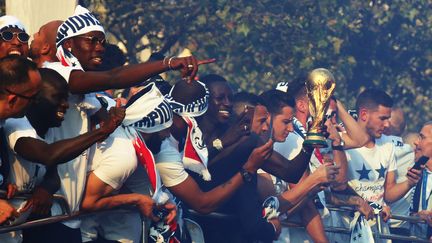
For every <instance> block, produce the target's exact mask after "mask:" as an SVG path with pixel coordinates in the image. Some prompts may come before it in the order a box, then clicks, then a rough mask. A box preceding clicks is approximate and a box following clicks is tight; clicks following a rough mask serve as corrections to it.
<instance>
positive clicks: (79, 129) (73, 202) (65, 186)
mask: <svg viewBox="0 0 432 243" xmlns="http://www.w3.org/2000/svg"><path fill="white" fill-rule="evenodd" d="M44 67H46V68H51V69H53V70H55V71H57V72H58V73H59V74H60V75H62V76H63V78H64V79H65V80H66V82H68V81H69V76H70V73H71V72H72V71H73V70H75V68H72V67H65V66H63V65H61V63H59V62H57V63H47V62H45V63H44ZM83 98H84V97H83V96H82V95H70V96H69V100H68V103H69V109H68V110H67V112H66V114H65V119H64V121H63V122H62V125H61V126H60V127H58V128H57V127H54V128H50V129H49V130H48V132H47V134H46V135H45V141H47V143H52V142H55V141H59V140H63V139H68V138H73V137H76V136H78V135H79V134H84V133H86V132H88V131H89V127H90V125H89V121H88V116H87V113H86V110H85V109H84V108H83V107H80V106H78V104H79V102H80V101H81V100H82V99H83ZM87 161H88V150H85V151H84V152H83V153H82V154H81V155H80V156H78V157H76V158H75V159H73V160H71V161H69V162H67V163H64V164H60V165H58V166H57V170H58V174H59V176H60V180H61V188H60V194H62V195H63V196H65V198H66V200H67V202H68V203H69V206H70V209H71V212H77V211H79V208H80V204H81V200H82V196H83V192H84V187H85V182H86V173H87ZM79 223H80V221H79V220H72V221H67V222H64V224H65V225H67V226H69V227H71V228H78V227H79Z"/></svg>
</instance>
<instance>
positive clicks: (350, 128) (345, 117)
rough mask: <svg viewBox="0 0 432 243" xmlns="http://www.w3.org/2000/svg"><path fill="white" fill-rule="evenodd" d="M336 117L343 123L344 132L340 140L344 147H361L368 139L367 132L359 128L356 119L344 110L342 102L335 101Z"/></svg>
mask: <svg viewBox="0 0 432 243" xmlns="http://www.w3.org/2000/svg"><path fill="white" fill-rule="evenodd" d="M336 104H337V110H338V117H339V119H341V121H342V122H343V124H344V128H345V130H346V133H342V140H343V141H344V143H345V145H344V148H345V149H350V148H359V147H362V146H363V145H364V144H365V143H366V142H367V140H368V135H367V133H366V132H365V131H364V130H363V129H360V127H359V125H358V124H357V122H356V120H354V118H353V117H352V116H351V115H350V114H349V113H348V112H347V111H346V109H345V107H344V106H343V104H342V103H341V102H340V101H339V100H338V101H337V103H336Z"/></svg>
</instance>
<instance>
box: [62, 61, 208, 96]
mask: <svg viewBox="0 0 432 243" xmlns="http://www.w3.org/2000/svg"><path fill="white" fill-rule="evenodd" d="M214 61H215V59H209V60H200V61H199V60H197V59H196V58H195V57H193V56H190V57H179V58H172V59H171V58H169V59H164V60H163V61H155V62H145V63H140V64H132V65H126V66H122V67H118V68H115V69H112V70H109V71H100V72H99V71H96V72H93V71H89V72H83V71H79V70H75V71H72V72H71V74H70V77H69V90H70V92H71V93H73V94H86V93H90V92H96V91H104V90H107V89H123V88H128V87H132V86H135V85H137V84H139V83H141V82H143V81H145V80H147V79H148V78H150V77H152V76H154V75H157V74H159V73H162V72H165V71H169V70H181V71H182V74H183V75H186V76H190V80H192V78H193V77H195V75H196V73H197V71H198V65H201V64H207V63H211V62H214Z"/></svg>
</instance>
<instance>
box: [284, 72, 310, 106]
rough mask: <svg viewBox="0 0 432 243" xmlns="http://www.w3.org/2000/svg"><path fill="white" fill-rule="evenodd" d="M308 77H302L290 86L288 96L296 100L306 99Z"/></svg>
mask: <svg viewBox="0 0 432 243" xmlns="http://www.w3.org/2000/svg"><path fill="white" fill-rule="evenodd" d="M305 82H306V76H300V77H298V78H296V79H294V80H293V81H291V82H290V83H289V84H288V92H287V95H288V96H289V97H292V98H294V99H295V100H298V99H301V98H303V97H306V95H307V90H306V83H305Z"/></svg>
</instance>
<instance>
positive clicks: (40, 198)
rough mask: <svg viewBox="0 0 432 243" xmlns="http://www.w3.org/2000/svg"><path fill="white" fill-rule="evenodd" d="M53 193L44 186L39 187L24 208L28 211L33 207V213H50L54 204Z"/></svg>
mask: <svg viewBox="0 0 432 243" xmlns="http://www.w3.org/2000/svg"><path fill="white" fill-rule="evenodd" d="M53 199H54V197H53V195H52V194H51V193H50V192H48V191H47V190H46V189H44V188H42V187H37V188H36V189H35V191H34V192H33V194H32V195H31V197H30V199H29V200H27V203H26V205H25V206H24V208H23V209H22V210H23V211H27V210H28V209H30V208H32V209H31V210H32V213H34V214H38V215H48V214H49V212H50V210H51V206H52V204H53Z"/></svg>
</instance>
